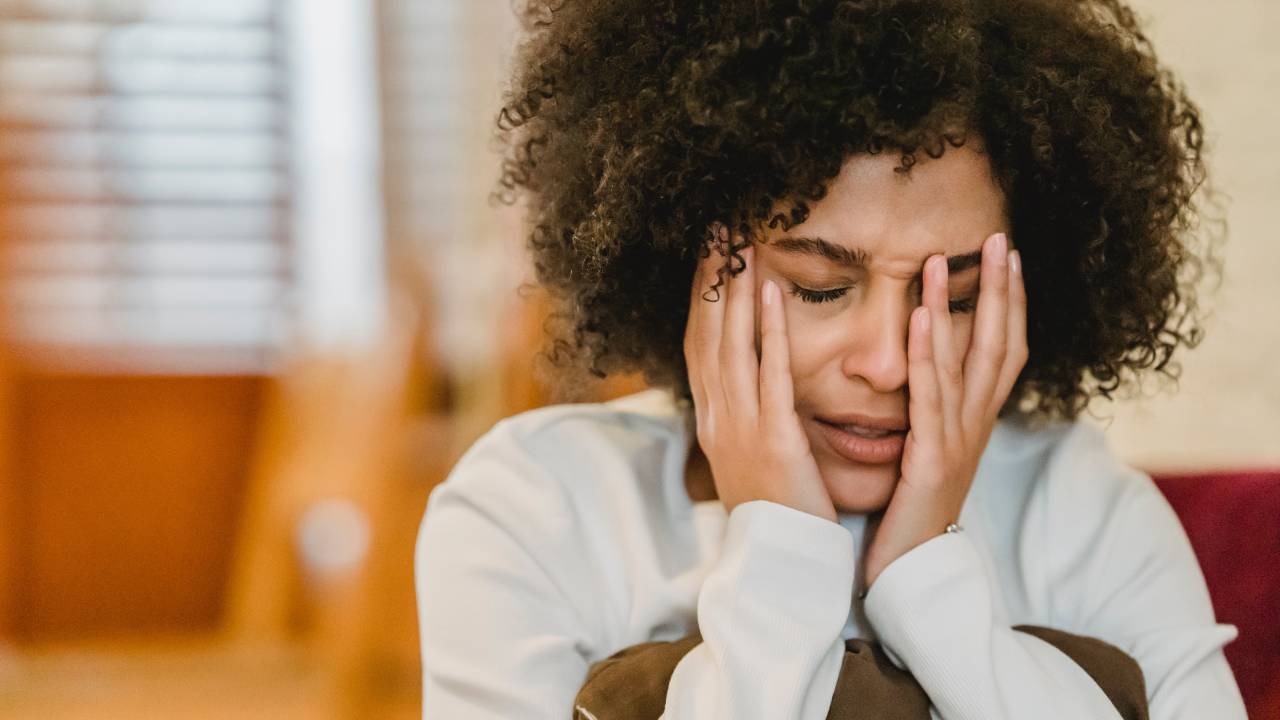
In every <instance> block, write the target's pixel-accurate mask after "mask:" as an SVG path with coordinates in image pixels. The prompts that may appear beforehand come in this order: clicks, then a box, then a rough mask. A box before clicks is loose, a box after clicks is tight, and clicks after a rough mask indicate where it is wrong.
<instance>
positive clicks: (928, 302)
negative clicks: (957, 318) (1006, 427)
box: [924, 255, 964, 423]
mask: <svg viewBox="0 0 1280 720" xmlns="http://www.w3.org/2000/svg"><path fill="white" fill-rule="evenodd" d="M924 306H925V308H926V309H927V310H928V313H929V329H930V337H931V343H930V345H931V347H930V348H929V349H930V352H931V354H932V357H933V366H934V372H935V374H936V375H937V386H938V396H939V398H940V400H941V403H942V416H943V418H945V419H946V420H947V421H948V422H953V423H958V422H959V420H960V406H961V400H962V398H963V395H962V393H963V390H964V376H963V374H962V368H961V366H960V361H959V360H958V359H957V358H956V357H955V348H954V347H953V346H952V330H951V308H950V299H949V293H948V291H947V260H946V258H944V257H943V256H941V255H934V256H932V257H930V258H929V260H928V261H926V262H925V272H924Z"/></svg>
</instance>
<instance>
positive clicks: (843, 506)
mask: <svg viewBox="0 0 1280 720" xmlns="http://www.w3.org/2000/svg"><path fill="white" fill-rule="evenodd" d="M823 460H826V462H823ZM823 460H819V461H818V472H819V473H820V474H821V475H822V479H823V481H824V482H825V483H826V486H827V492H829V493H830V494H831V502H832V504H833V505H835V508H836V511H837V512H842V513H872V512H878V511H880V510H883V509H885V508H886V507H887V506H888V505H889V499H890V498H892V497H893V490H894V488H895V487H897V485H898V476H899V474H900V471H899V467H900V466H899V463H896V462H894V463H884V464H880V465H858V464H854V463H851V462H849V461H847V460H844V459H842V458H841V459H831V458H824V459H823Z"/></svg>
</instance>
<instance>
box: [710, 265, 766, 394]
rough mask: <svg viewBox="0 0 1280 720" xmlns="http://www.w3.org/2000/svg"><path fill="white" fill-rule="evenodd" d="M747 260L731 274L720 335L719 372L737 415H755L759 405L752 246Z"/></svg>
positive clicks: (754, 266)
mask: <svg viewBox="0 0 1280 720" xmlns="http://www.w3.org/2000/svg"><path fill="white" fill-rule="evenodd" d="M740 255H741V257H742V260H743V261H744V262H745V263H746V265H745V267H743V268H742V271H741V272H739V273H738V274H737V275H734V276H733V277H732V278H730V280H729V281H728V282H729V290H728V295H727V298H726V304H725V309H724V335H723V337H721V339H720V374H721V379H722V381H723V382H724V391H725V396H726V399H727V400H728V402H729V407H730V408H732V410H733V412H734V414H735V415H738V414H741V415H745V416H748V417H747V418H745V419H750V417H754V416H755V414H756V412H757V411H758V409H759V407H760V384H759V377H760V368H759V361H758V359H757V357H756V343H755V333H756V285H755V269H756V263H755V255H754V251H753V250H752V248H751V246H749V245H748V246H747V247H745V248H743V249H742V250H741V252H740Z"/></svg>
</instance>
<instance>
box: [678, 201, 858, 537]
mask: <svg viewBox="0 0 1280 720" xmlns="http://www.w3.org/2000/svg"><path fill="white" fill-rule="evenodd" d="M719 233H720V238H721V242H720V245H719V246H720V247H721V248H724V249H726V250H727V248H728V242H727V240H728V238H727V230H726V229H724V228H723V226H721V228H720V229H719ZM740 255H741V257H742V259H743V260H744V261H745V262H746V267H745V269H743V270H742V272H740V273H738V274H737V275H736V276H729V277H728V278H727V279H726V282H725V284H724V285H722V286H721V287H720V288H719V290H718V291H715V290H713V291H710V292H708V291H709V290H710V288H711V287H712V285H714V284H715V282H716V279H717V274H716V270H717V269H718V268H719V267H720V266H721V265H722V264H723V262H724V256H723V255H721V254H719V253H715V252H713V253H710V254H709V255H708V256H707V257H706V258H701V259H700V260H699V262H698V267H697V269H696V271H695V272H694V276H693V288H692V294H691V297H690V299H689V320H688V324H687V326H686V327H685V337H684V356H685V362H686V364H687V366H688V369H689V387H690V389H691V390H692V393H693V404H694V410H695V414H696V418H697V438H698V444H699V445H700V446H701V447H702V451H703V453H704V454H706V456H707V461H708V463H709V464H710V466H711V474H712V477H713V479H714V481H715V486H716V492H717V493H718V494H719V496H720V500H721V501H722V502H723V503H724V506H725V510H726V511H729V512H732V511H733V508H734V507H736V506H737V505H739V504H741V503H744V502H749V501H751V500H769V501H772V502H776V503H780V504H782V505H787V506H789V507H792V508H795V509H797V510H801V511H803V512H807V513H810V514H811V515H816V516H818V517H822V518H826V519H827V520H830V521H832V522H835V521H836V511H835V508H834V507H833V504H832V502H831V495H830V493H828V492H827V488H826V485H825V484H824V483H823V481H822V476H821V475H819V474H818V464H817V462H816V461H815V460H814V459H813V452H812V450H810V448H809V439H808V437H806V436H805V433H804V429H803V428H802V427H801V426H800V418H799V416H797V415H796V410H795V401H794V397H793V390H792V384H791V361H790V350H789V348H788V344H787V324H786V316H785V314H784V313H783V310H782V292H781V290H780V289H779V288H778V286H777V285H776V284H775V283H773V282H772V281H765V283H764V284H763V286H762V287H761V292H760V295H761V302H760V303H758V304H757V302H756V277H755V275H756V267H755V250H754V247H753V246H748V247H746V248H745V249H743V250H742V251H741V252H740ZM726 274H727V273H726ZM717 292H718V293H719V297H717V296H716V293H717ZM704 295H705V297H704ZM711 298H714V299H711ZM757 311H758V312H759V313H760V354H759V357H758V358H757V355H756V343H755V327H756V313H757Z"/></svg>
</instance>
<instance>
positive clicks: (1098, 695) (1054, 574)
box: [866, 429, 1245, 720]
mask: <svg viewBox="0 0 1280 720" xmlns="http://www.w3.org/2000/svg"><path fill="white" fill-rule="evenodd" d="M1029 508H1030V509H1029V510H1028V513H1027V517H1026V521H1025V522H1026V523H1027V531H1026V532H1024V533H1023V537H1024V541H1025V542H1028V543H1031V544H1030V545H1026V546H1024V547H1023V548H1022V552H1023V553H1024V554H1025V555H1027V556H1028V557H1034V558H1036V561H1035V562H1036V563H1037V565H1038V569H1039V572H1040V574H1041V578H1042V580H1041V582H1042V583H1043V587H1041V588H1033V589H1032V592H1034V593H1037V594H1039V595H1042V596H1044V597H1046V598H1047V599H1048V600H1047V603H1048V606H1049V607H1048V610H1047V617H1048V622H1047V623H1046V624H1049V625H1052V626H1053V627H1055V628H1058V629H1061V630H1064V631H1066V632H1071V633H1076V634H1080V635H1087V636H1091V637H1097V638H1099V639H1101V640H1103V641H1105V642H1107V643H1110V644H1111V645H1114V646H1115V647H1117V648H1119V649H1120V650H1123V651H1124V652H1125V653H1127V654H1128V655H1130V656H1131V657H1132V658H1133V659H1134V660H1135V661H1136V662H1137V663H1138V665H1139V667H1140V668H1141V669H1142V673H1143V676H1144V681H1145V686H1146V690H1147V694H1148V700H1149V709H1150V717H1151V718H1152V720H1189V719H1190V718H1206V717H1212V718H1221V719H1222V720H1236V719H1241V720H1243V718H1245V710H1244V705H1243V701H1242V700H1241V698H1240V692H1239V690H1238V688H1237V687H1236V684H1235V681H1234V678H1233V677H1232V675H1231V671H1230V669H1229V667H1228V666H1227V664H1226V660H1225V658H1224V656H1223V654H1222V646H1223V645H1225V644H1226V643H1227V642H1229V641H1230V640H1232V639H1233V638H1234V637H1235V634H1236V631H1235V628H1233V627H1231V626H1229V625H1219V624H1217V623H1215V621H1214V617H1213V608H1212V605H1211V604H1210V602H1209V595H1208V591H1207V589H1206V587H1205V583H1204V578H1203V575H1202V574H1201V573H1200V568H1199V566H1198V565H1197V564H1196V560H1195V556H1194V554H1193V553H1192V551H1191V547H1190V543H1189V542H1188V540H1187V537H1186V534H1185V533H1184V532H1183V530H1182V526H1181V525H1180V524H1179V522H1178V519H1177V517H1176V516H1175V515H1174V513H1173V510H1172V509H1171V508H1170V507H1169V505H1168V503H1167V502H1165V501H1164V498H1163V496H1162V495H1160V493H1159V490H1158V489H1156V488H1155V486H1154V485H1153V484H1152V483H1151V481H1150V479H1149V478H1148V477H1146V476H1145V475H1143V474H1141V473H1138V472H1136V471H1133V470H1131V469H1129V468H1126V467H1124V466H1123V465H1122V464H1121V463H1119V462H1118V461H1117V460H1115V458H1114V457H1113V456H1112V455H1111V454H1110V453H1109V451H1108V450H1107V448H1106V446H1105V443H1104V442H1103V440H1102V438H1101V434H1100V433H1099V432H1097V431H1095V430H1091V429H1081V430H1078V431H1076V432H1073V433H1070V435H1069V437H1068V438H1067V440H1066V441H1065V442H1064V443H1062V445H1061V447H1060V448H1059V449H1058V450H1057V452H1056V453H1055V457H1054V458H1052V459H1051V461H1050V462H1049V464H1048V467H1047V469H1046V472H1045V477H1044V478H1043V481H1042V482H1040V484H1039V487H1038V488H1037V491H1036V492H1035V493H1034V494H1033V498H1032V500H1031V503H1030V505H1029ZM991 592H992V588H991V584H990V581H989V580H988V577H987V575H986V573H985V571H984V567H983V563H982V560H981V556H980V554H979V551H978V549H977V547H976V546H975V545H974V544H973V540H972V539H971V538H970V536H969V534H968V533H965V532H960V533H949V534H943V535H940V536H938V537H936V538H933V539H931V540H929V541H928V542H925V543H924V544H922V545H920V546H918V547H916V548H914V549H913V550H911V551H910V552H908V553H906V554H904V555H903V556H902V557H900V558H898V559H897V560H896V561H894V562H893V563H891V564H890V565H889V566H888V567H887V568H886V569H885V570H884V572H883V573H882V574H881V575H880V577H879V578H878V579H877V580H876V583H875V584H874V585H873V586H872V588H871V589H870V591H869V593H868V596H867V606H866V610H867V616H868V620H869V621H870V622H871V624H872V626H873V627H874V628H875V630H876V632H877V634H878V635H879V637H880V640H881V642H882V643H883V645H884V646H885V648H886V651H887V652H889V654H890V656H891V657H893V658H894V659H895V661H898V662H900V663H901V664H903V665H904V667H906V668H907V669H909V670H910V672H911V673H912V674H913V675H914V676H915V677H916V679H917V680H918V681H919V682H920V684H921V686H922V687H924V689H925V691H926V692H927V693H928V695H929V697H930V699H931V700H932V702H933V703H934V706H935V707H936V709H937V711H938V712H939V714H941V716H942V717H944V718H946V720H963V719H965V718H1022V717H1036V718H1043V719H1045V720H1055V719H1056V718H1064V719H1065V718H1076V719H1078V718H1108V719H1110V718H1117V717H1119V715H1118V713H1117V711H1116V709H1115V707H1114V706H1113V705H1112V704H1111V702H1110V701H1109V700H1108V698H1107V696H1106V694H1105V693H1104V692H1103V691H1102V690H1101V689H1100V688H1099V687H1098V686H1097V685H1096V684H1095V683H1094V682H1093V681H1092V680H1091V678H1090V676H1089V675H1088V674H1087V673H1086V672H1085V671H1084V670H1083V669H1082V668H1081V667H1080V666H1079V665H1077V664H1076V663H1074V662H1073V661H1072V660H1071V659H1070V658H1069V657H1068V656H1067V655H1066V654H1064V653H1063V652H1061V651H1060V650H1059V649H1057V648H1055V647H1053V646H1052V645H1051V644H1049V643H1048V642H1045V641H1044V640H1042V639H1040V638H1038V637H1036V636H1034V635H1031V634H1028V633H1021V632H1016V631H1014V630H1013V629H1012V628H1010V627H1006V626H1003V625H1001V624H999V623H997V622H996V621H995V614H994V612H993V602H992V596H991V594H990V593H991Z"/></svg>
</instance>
